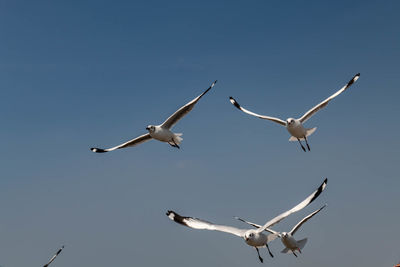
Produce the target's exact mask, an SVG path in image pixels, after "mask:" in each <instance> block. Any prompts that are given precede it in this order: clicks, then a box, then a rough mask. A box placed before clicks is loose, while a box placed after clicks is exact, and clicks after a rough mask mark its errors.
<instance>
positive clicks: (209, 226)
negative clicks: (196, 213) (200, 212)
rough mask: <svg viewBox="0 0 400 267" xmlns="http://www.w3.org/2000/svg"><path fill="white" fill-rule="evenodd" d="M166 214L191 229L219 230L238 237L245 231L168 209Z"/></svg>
mask: <svg viewBox="0 0 400 267" xmlns="http://www.w3.org/2000/svg"><path fill="white" fill-rule="evenodd" d="M167 216H168V217H169V218H170V219H171V220H173V221H174V222H176V223H179V224H182V225H184V226H187V227H190V228H193V229H201V230H214V231H220V232H225V233H229V234H233V235H236V236H239V237H243V236H244V234H245V232H246V231H247V230H245V229H239V228H235V227H231V226H226V225H218V224H213V223H211V222H207V221H204V220H201V219H198V218H193V217H184V216H181V215H179V214H177V213H176V212H174V211H172V210H169V211H168V212H167Z"/></svg>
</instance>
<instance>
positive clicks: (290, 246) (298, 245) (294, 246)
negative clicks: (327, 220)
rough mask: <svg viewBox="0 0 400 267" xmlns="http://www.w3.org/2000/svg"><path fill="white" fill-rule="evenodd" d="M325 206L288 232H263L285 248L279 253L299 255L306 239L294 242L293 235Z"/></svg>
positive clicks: (269, 230)
mask: <svg viewBox="0 0 400 267" xmlns="http://www.w3.org/2000/svg"><path fill="white" fill-rule="evenodd" d="M325 207H326V205H324V206H322V207H321V208H319V209H318V210H316V211H314V212H312V213H310V214H309V215H307V216H306V217H304V218H303V219H302V220H301V221H299V222H298V223H297V224H296V225H295V226H294V227H293V229H292V230H290V232H277V231H274V230H272V229H270V228H265V231H267V232H270V233H271V234H273V235H276V236H278V237H279V238H280V239H281V241H282V243H283V245H284V246H285V248H284V249H283V250H282V251H281V253H289V252H292V253H293V255H295V256H296V257H297V255H296V253H295V251H296V250H298V251H299V252H300V253H301V250H302V249H303V248H304V246H305V245H306V243H307V238H304V239H302V240H296V239H294V237H293V235H294V234H295V233H296V232H297V230H299V228H300V227H301V226H302V225H303V224H304V223H305V222H306V221H308V220H309V219H311V218H312V217H313V216H314V215H315V214H317V213H318V212H320V211H321V210H322V209H323V208H325ZM235 218H236V219H238V220H239V221H242V222H244V223H247V224H249V225H252V226H254V227H255V228H257V229H258V228H261V227H262V226H261V225H258V224H255V223H252V222H249V221H246V220H244V219H241V218H239V217H235Z"/></svg>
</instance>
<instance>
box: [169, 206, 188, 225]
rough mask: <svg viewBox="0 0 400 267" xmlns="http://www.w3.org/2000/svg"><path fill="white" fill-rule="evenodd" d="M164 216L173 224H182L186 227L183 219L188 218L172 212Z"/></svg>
mask: <svg viewBox="0 0 400 267" xmlns="http://www.w3.org/2000/svg"><path fill="white" fill-rule="evenodd" d="M166 215H167V216H168V218H170V219H171V220H173V221H174V222H176V223H179V224H182V225H184V226H187V224H186V223H185V222H184V219H186V218H189V217H184V216H181V215H179V214H178V213H176V212H175V211H173V210H168V211H167V213H166Z"/></svg>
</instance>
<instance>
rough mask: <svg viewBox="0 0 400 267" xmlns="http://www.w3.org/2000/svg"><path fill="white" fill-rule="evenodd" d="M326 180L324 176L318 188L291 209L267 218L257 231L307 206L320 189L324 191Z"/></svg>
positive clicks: (318, 193) (319, 192) (320, 191)
mask: <svg viewBox="0 0 400 267" xmlns="http://www.w3.org/2000/svg"><path fill="white" fill-rule="evenodd" d="M327 182H328V179H327V178H325V180H324V182H323V183H322V184H321V185H320V186H319V187H318V189H317V190H315V191H314V192H313V193H312V194H311V195H309V196H308V197H307V198H306V199H304V200H303V201H302V202H300V203H299V204H297V205H296V206H294V207H293V208H292V209H290V210H288V211H285V212H283V213H281V214H279V215H278V216H276V217H275V218H273V219H272V220H269V221H268V222H267V223H266V224H264V225H263V226H262V227H260V228H258V230H257V232H262V231H264V230H266V229H267V228H268V227H271V226H273V225H275V224H277V223H278V222H280V221H282V220H283V219H285V218H286V217H287V216H289V215H290V214H292V213H294V212H296V211H299V210H301V209H303V208H305V207H307V206H308V205H309V204H310V203H311V202H313V201H314V200H315V199H316V198H317V197H318V196H319V195H320V194H321V193H322V191H324V189H325V187H326V184H327Z"/></svg>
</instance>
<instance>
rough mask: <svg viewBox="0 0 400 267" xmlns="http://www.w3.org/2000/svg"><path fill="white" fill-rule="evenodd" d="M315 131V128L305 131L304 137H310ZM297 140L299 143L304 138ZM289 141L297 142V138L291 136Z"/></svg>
mask: <svg viewBox="0 0 400 267" xmlns="http://www.w3.org/2000/svg"><path fill="white" fill-rule="evenodd" d="M316 130H317V127H314V128H308V129H306V137H308V136H310V135H312V134H313V133H314V132H315V131H316ZM299 139H300V141H303V140H304V138H299ZM289 141H290V142H294V141H297V137H294V136H291V137H290V138H289Z"/></svg>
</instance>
